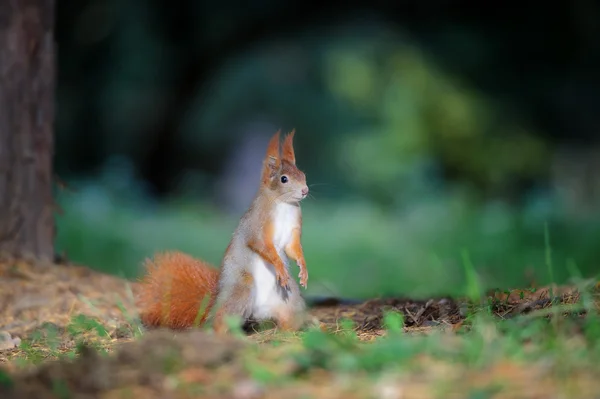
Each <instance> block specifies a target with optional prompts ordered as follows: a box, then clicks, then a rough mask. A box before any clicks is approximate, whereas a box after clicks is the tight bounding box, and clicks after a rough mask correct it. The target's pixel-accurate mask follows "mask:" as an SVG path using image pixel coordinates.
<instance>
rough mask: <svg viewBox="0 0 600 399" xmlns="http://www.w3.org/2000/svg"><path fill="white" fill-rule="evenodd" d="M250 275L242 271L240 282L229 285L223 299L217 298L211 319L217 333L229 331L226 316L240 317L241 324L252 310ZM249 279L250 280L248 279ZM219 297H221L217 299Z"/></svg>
mask: <svg viewBox="0 0 600 399" xmlns="http://www.w3.org/2000/svg"><path fill="white" fill-rule="evenodd" d="M252 279H253V278H252V275H251V274H250V273H247V272H244V276H243V278H242V279H241V280H240V283H238V284H236V285H235V286H233V287H231V288H230V289H229V290H228V295H224V296H223V299H221V298H218V299H217V306H216V307H217V310H216V312H215V316H214V319H213V323H212V324H213V329H214V331H215V332H216V333H217V334H226V333H227V332H228V331H229V326H228V325H227V322H226V320H225V318H226V317H228V316H237V317H240V318H241V320H240V322H241V325H240V326H242V325H244V323H245V322H246V321H247V319H248V318H249V316H250V314H251V312H252V303H253V302H254V300H253V298H252V296H253V288H252V286H253V284H252ZM248 280H250V281H248ZM219 299H221V300H220V301H219Z"/></svg>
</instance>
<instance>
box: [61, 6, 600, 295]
mask: <svg viewBox="0 0 600 399" xmlns="http://www.w3.org/2000/svg"><path fill="white" fill-rule="evenodd" d="M442 3H443V2H440V3H436V2H434V3H431V7H430V6H429V5H427V6H424V5H420V4H421V3H418V2H416V3H414V4H412V3H411V4H412V5H411V6H410V7H409V6H407V5H403V6H399V7H395V6H394V5H393V4H392V3H390V5H388V4H387V3H381V4H379V3H377V4H363V5H362V6H358V5H348V6H347V8H344V7H342V6H341V5H340V4H334V3H332V4H331V5H324V6H322V7H313V6H310V5H308V3H302V2H298V3H295V2H290V3H275V2H272V1H270V0H264V1H261V2H260V5H261V7H259V6H258V4H257V5H255V6H256V7H254V6H253V7H248V6H243V7H242V6H240V7H237V8H236V7H233V8H232V6H233V4H232V3H231V2H224V3H223V2H221V3H214V2H213V3H207V2H193V3H192V2H184V3H181V6H180V7H173V5H172V4H171V3H167V2H161V1H158V0H155V1H151V2H146V3H136V2H131V1H123V2H117V1H116V0H103V1H100V0H87V1H82V2H78V3H77V4H69V3H60V2H59V3H58V23H57V37H58V41H59V48H60V54H59V79H58V80H59V81H58V91H57V101H58V107H57V124H56V136H57V140H56V143H57V148H56V170H57V172H58V174H59V175H60V176H61V177H62V178H64V179H66V180H68V181H70V182H71V184H72V185H73V186H74V191H75V192H74V193H66V192H64V193H60V195H59V198H60V201H61V203H62V206H63V208H64V209H65V216H63V217H60V218H59V229H58V232H59V237H58V242H57V247H58V248H59V249H60V250H66V251H67V253H68V254H69V256H70V257H71V258H72V259H73V260H76V261H79V262H84V263H86V264H88V265H91V266H94V267H96V268H101V269H104V270H109V271H111V272H115V273H123V274H125V275H126V276H129V277H133V276H135V275H136V274H137V272H138V271H139V270H138V269H137V268H136V267H137V265H139V264H140V262H141V261H142V260H143V258H144V257H147V256H150V255H151V254H152V253H153V252H155V251H156V250H160V249H180V250H184V251H186V252H189V253H191V254H193V255H196V256H201V257H203V258H205V259H207V260H209V261H211V262H213V263H215V264H218V263H219V261H220V259H221V256H222V252H223V250H224V248H225V246H226V245H227V241H228V239H229V237H230V235H231V232H232V231H233V230H234V228H235V226H236V224H237V220H238V217H239V216H240V215H238V214H223V213H221V212H222V208H220V207H219V205H220V201H219V200H218V198H219V197H218V196H217V195H216V192H217V191H218V190H219V185H218V183H219V182H220V181H221V180H222V179H223V171H224V170H225V169H226V167H227V166H228V162H230V161H231V159H230V156H231V154H232V151H233V149H235V148H237V146H239V145H240V142H241V141H242V140H241V138H242V136H243V135H244V134H249V133H248V131H250V130H251V129H248V126H249V125H251V124H253V123H256V122H258V123H259V124H260V123H263V124H264V125H266V126H274V128H273V130H275V126H277V127H281V128H282V129H283V130H285V131H287V130H290V129H291V128H296V129H297V132H298V134H297V136H296V144H295V146H296V149H297V155H298V163H299V165H300V167H301V168H302V169H303V170H304V171H305V172H306V173H307V176H308V179H309V184H310V185H311V193H312V194H314V197H315V199H316V201H314V202H308V203H307V204H306V206H305V209H306V210H305V215H306V216H305V224H306V233H305V234H304V237H305V240H306V243H305V248H306V252H307V254H306V256H307V261H308V264H309V268H310V270H311V273H312V276H313V277H311V281H313V283H312V286H311V288H310V290H312V291H311V292H313V293H317V292H318V293H322V294H331V293H334V294H341V295H358V296H368V295H378V294H383V293H398V292H406V293H410V294H415V295H416V294H425V293H431V292H440V291H445V292H448V291H450V292H452V291H460V290H462V289H463V284H464V278H463V275H462V274H463V267H462V265H461V262H462V260H461V259H462V258H461V253H463V251H464V250H467V251H468V253H469V254H470V259H471V260H472V262H473V263H474V265H475V268H476V269H477V271H478V273H479V278H481V279H483V280H484V282H485V283H486V284H487V286H503V285H512V284H521V283H522V282H523V281H524V280H523V279H524V278H525V277H524V276H525V274H526V272H527V270H529V269H528V268H531V270H533V271H534V272H535V273H538V274H540V279H541V280H543V279H544V278H547V276H546V269H545V266H544V248H543V245H544V239H543V232H544V224H545V223H546V222H549V223H550V227H551V229H550V232H551V235H552V243H553V251H554V252H553V253H554V255H555V256H556V263H555V264H556V265H557V271H556V276H557V278H560V279H564V278H566V277H567V275H566V272H565V270H566V269H565V268H564V265H565V264H566V262H567V259H569V258H570V257H572V258H573V259H574V260H575V261H576V262H577V264H578V265H580V268H581V269H582V270H583V271H584V272H587V273H588V274H590V273H594V272H595V270H594V266H593V265H594V259H595V257H596V256H597V249H595V248H596V246H595V244H594V242H595V238H596V237H598V233H600V231H599V227H597V226H599V225H598V224H597V215H596V213H594V212H591V213H589V214H587V213H586V214H585V219H584V220H578V221H576V220H571V218H570V214H569V212H568V211H569V209H568V208H569V207H570V208H576V207H577V206H576V205H573V204H572V203H571V204H565V203H562V202H561V200H560V198H558V197H557V195H556V192H555V191H553V189H554V188H555V187H553V184H554V183H555V182H553V181H552V177H551V170H552V168H553V167H554V166H555V165H554V163H555V159H554V156H555V154H556V150H557V148H560V147H561V146H568V145H569V143H570V142H571V141H576V140H578V141H580V142H586V141H585V140H588V142H590V137H592V136H593V135H592V133H591V132H595V126H598V123H599V122H600V120H599V119H597V118H598V116H597V115H600V114H598V113H597V112H595V111H594V109H593V107H592V105H591V104H594V99H595V98H596V97H595V96H597V95H598V93H600V90H596V91H594V90H593V89H590V87H591V88H593V87H596V88H598V87H597V86H594V84H595V83H594V82H595V81H594V79H595V78H594V76H595V75H594V73H595V72H594V71H595V70H597V68H594V65H596V66H597V62H596V61H594V60H597V59H600V58H598V57H597V55H598V54H600V53H599V52H598V49H597V46H595V47H594V46H593V45H592V44H593V41H591V39H590V38H594V37H595V36H594V30H593V29H591V28H590V29H588V30H586V29H587V28H585V29H584V28H582V26H583V27H585V26H587V27H588V28H589V27H590V26H591V25H589V24H588V25H585V24H584V25H582V24H581V23H583V22H585V21H588V22H589V21H590V19H589V17H588V16H593V15H597V14H598V9H597V8H598V7H596V6H594V5H592V4H591V3H590V5H588V6H586V7H587V8H586V9H585V10H586V12H585V13H584V14H585V16H584V15H583V14H581V15H580V14H577V15H579V17H577V18H575V17H572V15H575V14H572V13H571V14H570V13H568V12H566V11H564V10H561V9H550V8H548V9H544V10H543V13H545V14H543V15H545V16H547V17H548V18H545V17H540V15H541V14H540V15H538V14H537V13H539V12H542V11H539V10H537V11H535V12H536V14H535V16H536V18H533V19H532V18H522V20H521V19H518V20H513V19H512V17H513V16H514V15H513V14H514V12H513V11H512V10H509V9H508V8H506V7H500V9H498V10H497V13H489V12H486V13H483V12H481V13H476V12H473V16H472V17H469V16H466V15H465V16H462V17H461V18H458V17H455V16H452V14H451V13H448V12H446V10H445V8H444V5H443V4H442ZM423 4H424V3H423ZM427 4H430V3H427ZM486 6H487V5H486ZM580 6H581V5H580ZM562 7H563V8H565V7H567V8H568V7H571V6H569V5H568V4H567V3H564V4H563V5H562ZM573 7H575V6H573ZM581 7H583V6H581ZM528 12H529V11H527V10H523V14H522V15H525V16H526V15H530V14H527V13H528ZM532 12H533V11H532ZM538 17H539V18H538ZM509 20H510V21H512V22H509ZM533 20H535V22H532V21H533ZM557 20H560V21H562V22H561V24H558V23H557V22H556V21H557ZM432 21H434V22H435V23H432ZM500 22H501V23H500ZM559 25H560V26H561V27H562V30H558V31H556V27H557V26H559ZM555 31H556V32H555ZM538 32H543V34H538ZM557 32H558V33H557ZM507 43H508V45H507ZM573 43H578V46H575V45H574V44H573ZM531 48H535V49H536V51H531ZM586 54H589V56H585V55H586ZM565 70H569V71H575V72H571V73H569V74H565V73H564V71H565ZM590 90H591V92H590ZM271 133H273V132H271V131H269V132H265V134H271ZM594 134H595V133H594ZM261 156H262V154H261ZM257 167H258V164H257ZM161 180H163V181H161ZM161 184H162V185H163V186H165V187H164V188H165V190H166V194H168V195H167V196H166V199H164V198H163V200H160V201H159V200H158V198H157V197H153V196H151V195H149V193H151V192H152V191H151V190H150V189H151V188H152V187H153V186H158V185H161ZM596 203H597V202H596ZM311 265H313V266H311Z"/></svg>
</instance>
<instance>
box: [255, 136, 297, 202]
mask: <svg viewBox="0 0 600 399" xmlns="http://www.w3.org/2000/svg"><path fill="white" fill-rule="evenodd" d="M294 133H295V130H292V131H291V133H289V134H288V135H287V136H286V137H285V139H284V141H283V147H282V148H281V150H280V148H279V136H280V131H277V133H275V134H274V135H273V137H272V138H271V141H269V146H268V147H267V155H266V156H265V160H264V162H263V173H262V186H263V188H264V189H267V190H269V191H271V192H272V194H273V195H274V196H275V198H276V199H277V200H278V201H282V202H287V203H297V202H300V201H302V200H303V199H304V198H306V196H307V195H308V186H307V185H306V176H305V175H304V172H302V171H301V170H300V169H298V168H297V167H296V156H295V155H294V146H293V139H294Z"/></svg>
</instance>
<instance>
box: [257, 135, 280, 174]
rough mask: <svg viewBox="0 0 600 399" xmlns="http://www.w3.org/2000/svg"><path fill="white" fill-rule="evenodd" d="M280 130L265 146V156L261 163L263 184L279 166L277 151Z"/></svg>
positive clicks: (278, 153)
mask: <svg viewBox="0 0 600 399" xmlns="http://www.w3.org/2000/svg"><path fill="white" fill-rule="evenodd" d="M280 135H281V130H278V131H277V132H276V133H275V134H274V135H273V137H271V140H270V141H269V144H268V146H267V154H266V155H265V160H264V163H263V172H262V181H263V183H264V184H267V182H268V181H269V180H270V178H271V175H272V174H273V173H274V172H275V171H277V170H278V169H279V167H280V166H281V154H280V151H279V136H280Z"/></svg>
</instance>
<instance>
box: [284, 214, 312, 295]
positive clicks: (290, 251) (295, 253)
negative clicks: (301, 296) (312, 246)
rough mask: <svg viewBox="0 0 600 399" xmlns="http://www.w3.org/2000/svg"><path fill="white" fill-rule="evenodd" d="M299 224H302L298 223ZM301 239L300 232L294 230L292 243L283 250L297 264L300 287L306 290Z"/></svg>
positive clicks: (305, 272)
mask: <svg viewBox="0 0 600 399" xmlns="http://www.w3.org/2000/svg"><path fill="white" fill-rule="evenodd" d="M300 224H302V222H300ZM301 237H302V230H301V229H300V228H297V229H295V230H294V232H293V233H292V241H291V242H290V243H289V245H288V246H287V248H286V249H285V253H286V254H287V256H289V257H290V258H291V259H293V260H294V261H296V263H297V264H298V267H299V268H300V275H299V277H300V285H301V286H303V287H304V288H306V285H307V283H308V270H307V269H306V261H305V260H304V251H303V250H302V242H301Z"/></svg>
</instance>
